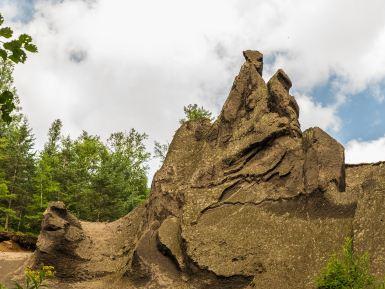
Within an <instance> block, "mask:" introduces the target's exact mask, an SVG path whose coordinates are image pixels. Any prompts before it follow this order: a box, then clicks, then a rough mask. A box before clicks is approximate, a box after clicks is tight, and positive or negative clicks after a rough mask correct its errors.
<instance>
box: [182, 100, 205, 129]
mask: <svg viewBox="0 0 385 289" xmlns="http://www.w3.org/2000/svg"><path fill="white" fill-rule="evenodd" d="M183 110H184V114H185V116H186V118H183V119H181V120H180V123H181V124H183V123H185V122H186V121H195V120H201V119H208V120H210V121H211V120H212V115H211V112H209V111H208V110H206V109H204V108H203V106H201V107H198V105H197V104H189V105H188V106H185V107H184V108H183Z"/></svg>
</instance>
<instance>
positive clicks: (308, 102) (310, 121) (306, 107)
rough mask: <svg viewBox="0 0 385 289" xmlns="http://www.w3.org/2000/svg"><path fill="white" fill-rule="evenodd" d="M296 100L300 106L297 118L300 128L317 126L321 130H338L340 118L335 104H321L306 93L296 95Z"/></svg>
mask: <svg viewBox="0 0 385 289" xmlns="http://www.w3.org/2000/svg"><path fill="white" fill-rule="evenodd" d="M296 100H297V102H298V105H299V106H300V108H301V110H300V117H299V120H300V123H301V128H302V130H305V129H307V128H309V127H314V126H317V127H320V128H322V129H323V130H330V131H332V132H338V131H339V129H340V128H341V119H340V118H339V117H338V115H337V107H336V106H323V105H322V104H320V103H317V102H315V101H313V100H312V99H311V97H309V96H306V95H297V97H296Z"/></svg>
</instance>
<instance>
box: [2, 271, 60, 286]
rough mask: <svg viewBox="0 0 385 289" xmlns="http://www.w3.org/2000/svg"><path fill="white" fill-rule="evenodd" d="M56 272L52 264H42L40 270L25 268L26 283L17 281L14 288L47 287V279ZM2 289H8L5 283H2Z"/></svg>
mask: <svg viewBox="0 0 385 289" xmlns="http://www.w3.org/2000/svg"><path fill="white" fill-rule="evenodd" d="M54 274H55V271H54V268H53V267H52V266H42V267H41V269H40V270H32V269H30V268H27V269H26V270H25V280H24V284H19V283H17V282H15V286H14V287H13V288H12V289H40V288H47V286H46V285H45V281H46V279H48V278H51V277H53V276H54ZM0 289H8V288H7V287H5V286H4V285H2V284H0Z"/></svg>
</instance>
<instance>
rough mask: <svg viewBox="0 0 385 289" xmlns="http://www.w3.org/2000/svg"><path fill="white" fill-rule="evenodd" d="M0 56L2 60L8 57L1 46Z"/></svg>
mask: <svg viewBox="0 0 385 289" xmlns="http://www.w3.org/2000/svg"><path fill="white" fill-rule="evenodd" d="M0 57H1V58H3V60H4V61H6V60H7V58H8V53H7V51H5V50H4V49H1V48H0Z"/></svg>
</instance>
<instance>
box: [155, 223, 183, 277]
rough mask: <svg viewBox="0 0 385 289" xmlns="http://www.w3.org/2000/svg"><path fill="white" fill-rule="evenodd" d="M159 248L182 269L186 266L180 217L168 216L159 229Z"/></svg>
mask: <svg viewBox="0 0 385 289" xmlns="http://www.w3.org/2000/svg"><path fill="white" fill-rule="evenodd" d="M158 244H159V246H158V247H159V249H160V250H161V251H162V252H163V253H164V254H166V255H169V256H170V257H171V258H172V259H174V260H175V262H176V263H177V264H178V267H179V268H180V269H182V270H183V269H184V268H185V261H184V256H183V249H182V238H181V230H180V223H179V219H178V218H176V217H168V218H167V219H166V220H164V221H163V223H162V225H161V226H160V227H159V230H158Z"/></svg>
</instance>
